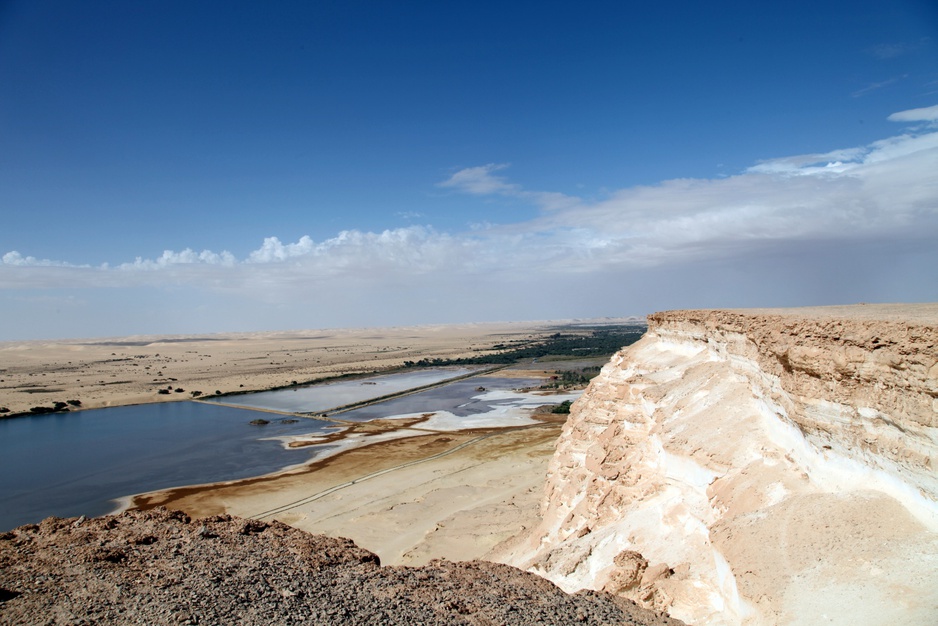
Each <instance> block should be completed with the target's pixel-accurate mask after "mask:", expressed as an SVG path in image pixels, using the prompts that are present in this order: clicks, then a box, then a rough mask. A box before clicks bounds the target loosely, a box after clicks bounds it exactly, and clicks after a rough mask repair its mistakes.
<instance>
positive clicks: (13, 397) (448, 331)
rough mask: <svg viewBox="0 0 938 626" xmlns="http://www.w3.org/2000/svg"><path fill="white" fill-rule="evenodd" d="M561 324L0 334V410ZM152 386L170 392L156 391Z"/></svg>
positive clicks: (502, 337)
mask: <svg viewBox="0 0 938 626" xmlns="http://www.w3.org/2000/svg"><path fill="white" fill-rule="evenodd" d="M604 322H606V323H610V320H604ZM621 322H622V323H623V324H632V325H634V324H635V321H634V320H622V321H621ZM563 325H568V326H571V327H573V328H574V329H575V326H573V324H572V323H571V322H569V321H567V322H549V321H542V322H511V323H488V324H462V325H450V326H433V327H425V326H424V327H399V328H384V329H382V328H368V329H344V330H319V331H316V330H311V331H291V332H281V333H270V332H265V333H227V334H218V335H212V336H210V337H208V336H202V335H199V336H191V337H183V338H179V337H178V336H170V337H142V338H141V337H128V338H123V341H121V340H59V341H5V342H0V409H3V408H5V409H8V410H7V411H6V412H3V411H0V418H3V417H4V416H11V415H13V414H18V413H22V414H24V415H25V416H27V417H28V416H31V415H32V413H31V412H30V409H31V408H33V407H40V406H45V407H47V408H48V407H50V406H51V405H52V404H53V403H54V402H63V403H67V402H68V401H69V400H75V401H79V402H80V403H81V407H80V408H78V409H77V410H87V409H96V408H106V407H112V406H130V405H136V404H151V403H157V402H178V401H181V400H183V399H186V400H191V399H198V398H203V399H207V398H211V397H216V396H223V395H227V394H238V393H253V392H259V391H268V390H271V389H277V388H288V387H292V386H297V385H299V384H310V383H316V382H321V381H324V380H328V379H331V378H335V377H338V376H345V375H350V374H351V375H374V374H375V373H389V372H392V371H394V370H397V369H399V368H402V367H403V366H404V364H405V362H406V361H419V360H421V359H430V360H432V359H437V358H439V359H455V358H464V357H471V356H479V355H482V354H487V353H491V352H496V351H498V350H499V349H501V348H499V347H497V346H503V345H507V344H509V343H510V342H511V341H518V340H530V339H543V338H547V337H548V336H549V335H550V334H552V333H554V332H557V330H558V328H560V327H561V326H563ZM294 381H295V383H294ZM160 389H162V390H164V391H169V393H163V394H160V393H158V391H159V390H160ZM177 390H178V391H177ZM69 408H71V409H73V410H74V408H73V407H69ZM62 413H64V411H63V412H62Z"/></svg>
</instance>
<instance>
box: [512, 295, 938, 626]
mask: <svg viewBox="0 0 938 626" xmlns="http://www.w3.org/2000/svg"><path fill="white" fill-rule="evenodd" d="M936 320H938V305H876V306H874V305H866V306H863V305H858V306H856V307H837V308H818V309H805V310H777V311H718V310H713V311H672V312H666V313H658V314H655V315H652V316H650V318H649V330H648V333H647V334H646V336H645V337H644V338H643V339H642V340H641V341H639V342H638V343H636V344H634V345H633V346H630V347H629V348H627V349H625V350H623V351H621V352H619V353H618V354H617V355H615V356H614V357H613V359H612V360H611V362H610V363H609V364H608V365H606V366H605V367H604V368H603V370H602V372H601V374H600V375H599V376H598V377H597V378H596V379H594V380H593V381H592V383H591V384H590V386H589V388H588V389H587V391H586V392H585V393H584V395H583V397H582V398H581V399H580V400H578V401H577V402H576V403H575V404H574V406H573V410H572V412H571V415H570V419H569V420H568V422H567V424H566V426H565V428H564V431H563V434H562V435H561V437H560V439H559V440H558V444H557V450H556V454H555V456H554V458H553V460H552V462H551V465H550V470H549V473H548V479H547V485H546V488H545V496H544V501H543V505H542V518H543V521H542V523H541V524H540V526H538V527H537V528H536V529H534V531H533V532H531V533H530V534H529V535H528V536H526V537H523V538H522V539H521V540H520V541H519V542H517V543H516V544H514V545H513V546H512V547H511V548H510V551H506V552H505V553H503V554H502V555H501V557H500V559H501V560H503V561H504V562H508V563H512V564H515V565H518V566H520V567H525V568H528V569H530V570H531V571H534V572H537V573H539V574H541V575H543V576H545V577H547V578H549V579H550V580H553V581H554V582H556V583H557V584H558V585H560V586H561V587H562V588H564V589H566V590H568V591H575V590H578V589H601V590H605V591H611V592H613V593H617V594H619V595H621V596H624V597H628V598H632V599H634V600H636V601H637V602H639V603H641V604H643V605H645V606H647V607H653V608H656V609H662V610H666V611H668V612H669V613H670V615H672V616H673V617H677V618H680V619H682V620H685V621H687V622H688V623H694V624H795V623H803V624H816V623H843V624H851V626H856V625H858V624H899V623H903V624H905V623H908V624H912V623H916V624H924V623H929V624H933V623H938V504H936V502H938V472H936V463H938V324H936Z"/></svg>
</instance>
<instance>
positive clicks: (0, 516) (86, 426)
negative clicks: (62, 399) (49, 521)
mask: <svg viewBox="0 0 938 626" xmlns="http://www.w3.org/2000/svg"><path fill="white" fill-rule="evenodd" d="M257 418H264V419H267V420H269V421H270V424H267V425H266V426H254V425H252V424H250V423H249V422H250V421H251V420H253V419H257ZM281 419H282V418H281V417H279V416H275V415H271V414H270V413H259V412H257V411H247V410H244V409H237V408H231V407H222V406H214V405H209V404H202V403H197V402H170V403H160V404H145V405H138V406H127V407H116V408H110V409H97V410H90V411H76V412H72V413H59V414H51V415H40V416H36V417H22V418H14V419H6V420H0V531H3V530H9V529H10V528H13V527H16V526H19V525H21V524H27V523H34V522H38V521H39V520H41V519H42V518H44V517H47V516H49V515H57V516H59V517H70V516H76V515H89V516H90V515H103V514H105V513H108V512H109V511H111V510H113V509H114V507H115V503H114V501H113V499H115V498H119V497H121V496H125V495H131V494H135V493H140V492H143V491H152V490H155V489H164V488H167V487H175V486H182V485H191V484H198V483H206V482H215V481H221V480H235V479H238V478H247V477H250V476H259V475H261V474H267V473H269V472H274V471H277V470H279V469H282V468H284V467H287V466H289V465H293V464H296V463H302V462H304V461H306V460H308V459H309V458H311V456H312V455H313V454H315V450H314V449H305V450H303V449H300V450H286V449H284V448H283V447H282V445H281V443H280V442H279V441H265V440H263V439H262V438H267V437H276V436H289V435H300V434H304V433H317V432H327V431H328V430H329V429H330V428H334V427H335V425H334V424H329V423H327V422H323V421H320V420H314V419H307V418H300V419H299V421H298V422H297V423H295V424H284V423H282V422H281ZM330 432H331V431H330ZM320 451H321V448H320Z"/></svg>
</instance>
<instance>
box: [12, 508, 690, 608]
mask: <svg viewBox="0 0 938 626" xmlns="http://www.w3.org/2000/svg"><path fill="white" fill-rule="evenodd" d="M0 623H2V624H258V625H260V624H263V625H265V626H266V625H268V624H343V625H345V624H405V625H407V626H412V625H413V624H574V623H584V624H637V625H639V624H640V625H649V626H651V625H657V626H666V625H668V624H675V625H676V624H678V623H679V622H677V621H674V620H671V619H669V618H667V617H665V616H661V615H656V614H653V613H652V612H650V611H646V610H644V609H641V608H639V607H637V606H635V605H634V604H632V603H630V602H624V601H622V600H621V599H619V598H616V597H614V596H611V595H609V594H603V593H595V592H588V593H582V594H577V595H573V596H571V595H567V594H565V593H563V592H562V591H561V590H560V589H558V588H557V587H555V586H554V585H553V584H551V583H550V582H548V581H546V580H544V579H542V578H539V577H537V576H535V575H533V574H528V573H526V572H523V571H520V570H517V569H515V568H512V567H507V566H505V565H498V564H494V563H484V562H480V561H471V562H465V563H450V562H445V561H433V562H431V563H430V564H429V565H427V566H425V567H420V568H408V567H382V566H381V565H380V564H379V563H378V557H377V556H375V555H374V554H373V553H371V552H368V551H366V550H362V549H361V548H358V547H357V546H356V545H355V544H354V543H352V542H351V541H349V540H347V539H332V538H328V537H324V536H314V535H309V534H307V533H305V532H303V531H300V530H297V529H295V528H290V527H289V526H285V525H283V524H280V523H278V522H272V523H269V524H268V523H264V522H258V521H254V520H245V519H239V518H234V517H229V516H219V517H213V518H207V519H202V520H190V519H189V518H188V517H187V516H186V515H184V514H182V513H179V512H170V511H166V510H165V509H156V510H153V511H148V512H128V513H122V514H121V515H118V516H114V517H104V518H96V519H90V520H86V519H84V518H78V519H74V518H73V519H66V520H63V519H57V518H48V519H46V520H44V521H43V522H42V523H41V524H38V525H31V526H21V527H20V528H17V529H15V530H13V531H10V532H6V533H2V534H0Z"/></svg>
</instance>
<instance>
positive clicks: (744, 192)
mask: <svg viewBox="0 0 938 626" xmlns="http://www.w3.org/2000/svg"><path fill="white" fill-rule="evenodd" d="M889 119H891V120H893V121H896V122H901V123H906V124H917V123H918V124H920V123H922V122H934V121H936V120H938V106H935V107H926V108H921V109H912V110H908V111H902V112H899V113H896V114H894V115H892V116H890V118H889ZM507 169H508V166H507V165H506V164H487V165H482V166H478V167H470V168H465V169H462V170H459V171H458V172H455V173H454V174H452V175H451V176H449V177H448V178H447V179H446V180H444V181H442V182H441V183H439V185H440V186H441V187H444V188H448V189H452V190H454V191H455V192H459V193H466V194H470V195H472V196H480V197H484V196H501V197H509V198H512V199H513V200H515V201H520V202H525V203H529V204H530V205H532V206H534V207H536V208H538V209H540V212H539V214H538V216H537V217H535V218H534V219H529V220H525V221H516V222H511V221H506V222H504V223H496V224H493V223H486V224H484V225H480V226H477V227H474V228H470V229H469V230H467V231H464V232H454V233H450V232H441V231H438V230H436V229H433V228H431V227H428V226H409V227H406V228H397V229H390V230H385V231H381V232H366V231H359V230H345V231H341V232H339V233H338V234H337V235H335V236H334V237H331V238H327V239H324V240H322V241H315V240H313V239H312V238H311V237H309V236H301V237H299V238H298V239H296V241H295V242H293V243H289V242H288V243H284V242H283V241H281V239H280V238H278V237H276V236H270V237H266V238H264V239H263V240H262V241H261V242H260V245H259V247H258V248H257V249H256V250H254V251H252V252H250V253H249V254H247V255H246V256H245V257H244V258H242V259H238V258H235V256H234V255H232V254H231V253H229V252H226V251H223V252H219V253H216V252H213V251H210V250H203V251H202V252H196V251H194V250H191V249H186V250H182V251H180V252H176V251H172V250H166V251H164V252H163V253H162V255H160V256H159V257H156V258H152V259H150V258H143V257H141V258H137V259H135V260H134V261H133V262H129V263H123V264H120V265H118V266H116V267H108V266H106V265H104V266H99V267H77V266H72V265H69V264H68V263H67V262H63V261H53V260H48V259H36V258H34V257H30V256H24V255H22V254H20V253H19V252H15V251H13V252H8V253H6V254H4V255H3V256H2V263H0V287H2V288H8V289H10V288H13V289H35V288H42V287H50V288H51V287H70V288H76V287H136V286H158V285H163V284H168V283H172V284H174V285H175V284H182V285H190V286H192V287H193V288H197V289H199V290H203V291H204V290H206V289H207V290H211V291H214V292H216V293H227V294H233V295H235V296H237V297H238V298H246V299H251V298H253V299H255V300H258V301H260V300H265V301H276V302H280V303H286V302H292V301H296V300H303V299H304V298H306V299H307V300H304V301H306V302H307V304H306V305H305V306H306V307H307V310H310V309H309V307H311V306H312V307H315V306H317V305H318V306H319V307H320V309H316V310H325V309H323V308H322V304H321V303H323V302H327V301H328V302H329V303H330V305H332V303H335V302H339V301H345V300H348V299H349V298H351V297H352V296H350V295H349V294H350V293H352V292H353V291H354V292H356V293H362V294H365V293H369V294H373V293H382V294H383V296H381V297H382V298H383V299H382V300H381V302H378V303H376V306H374V312H375V313H374V314H375V315H376V316H379V315H381V314H385V313H387V314H390V313H389V311H390V310H391V309H392V308H393V307H395V306H396V307H398V308H399V309H401V310H407V311H413V310H415V309H414V308H413V307H414V306H416V304H415V302H416V301H415V298H416V297H417V296H416V295H415V294H420V296H419V298H420V299H419V302H420V307H421V308H422V307H431V304H432V303H436V304H432V306H435V307H438V308H439V310H440V311H443V310H444V309H445V310H447V311H449V314H448V315H449V316H452V315H457V313H460V311H459V310H458V307H459V306H460V305H459V304H454V303H458V302H463V303H464V304H463V305H462V306H465V299H466V298H468V297H469V296H468V295H467V294H471V295H472V297H473V298H474V300H473V302H475V301H476V300H478V299H479V298H481V299H482V300H484V301H485V302H487V303H490V304H491V307H492V309H491V310H493V311H495V310H505V311H508V310H511V307H513V306H515V307H518V306H521V305H520V304H519V299H520V298H521V297H522V296H521V295H520V294H522V293H528V294H529V297H532V298H534V299H535V300H536V299H537V296H536V295H533V294H534V292H539V293H546V292H548V291H549V290H552V289H555V288H556V287H557V285H560V284H563V285H566V288H567V289H576V287H575V285H577V284H583V285H587V284H593V283H595V281H597V280H599V277H602V280H603V281H606V282H605V283H603V284H608V281H609V280H611V278H610V277H617V278H614V279H612V280H625V279H626V278H628V279H629V280H631V281H633V282H634V281H642V280H645V279H643V278H642V276H648V275H650V274H648V272H649V271H650V270H653V271H654V272H656V273H658V275H664V274H662V273H661V272H665V274H667V275H668V276H670V277H672V280H673V282H674V284H683V285H687V284H691V285H693V284H695V283H694V281H693V280H690V279H687V278H686V276H699V280H698V281H697V282H699V283H701V284H705V283H707V282H708V281H712V280H713V276H712V274H706V273H705V272H706V271H707V270H704V269H701V268H704V267H713V266H714V263H716V264H719V263H724V262H730V261H731V262H732V264H733V267H734V268H737V269H733V270H732V271H733V272H734V276H737V275H738V276H741V277H743V278H745V277H746V276H748V274H747V272H749V270H748V269H747V268H749V267H756V266H760V267H764V265H765V264H764V262H763V259H764V257H765V255H766V254H768V251H771V254H772V255H775V256H776V257H785V255H786V254H787V255H788V258H789V259H793V260H790V261H788V263H789V265H790V266H791V267H792V268H796V267H797V268H799V270H798V271H799V272H800V273H799V274H798V275H797V276H794V275H793V276H792V277H790V280H791V282H792V283H793V284H794V283H797V282H799V281H802V282H803V281H809V282H811V283H812V284H813V283H814V282H817V281H822V282H823V281H824V280H827V279H826V278H824V276H823V273H822V271H821V270H817V272H818V275H817V276H813V275H811V274H810V272H809V273H807V274H806V273H805V272H804V268H805V267H806V266H810V265H811V263H810V262H809V261H808V257H809V256H810V255H812V254H813V255H817V258H818V259H822V260H823V259H828V260H827V261H823V262H824V263H827V262H829V259H830V254H831V253H830V252H829V251H831V250H841V251H843V250H854V249H856V250H876V253H875V256H874V255H873V253H872V252H869V253H866V254H865V255H860V256H861V257H862V258H863V261H864V263H867V264H872V266H877V263H878V266H884V267H885V266H889V264H890V263H892V262H893V261H894V260H895V259H897V258H900V257H902V258H904V259H905V260H904V261H903V264H904V265H903V267H907V268H912V269H911V270H909V271H908V272H907V273H908V276H906V277H904V278H903V281H905V282H902V284H909V285H915V284H916V283H917V284H919V285H921V286H920V287H918V288H919V289H920V290H921V289H924V290H925V291H927V290H928V289H929V284H931V283H934V279H933V278H932V279H929V278H928V275H926V274H923V273H922V271H924V270H915V269H914V268H916V267H918V266H917V265H916V264H915V263H913V262H912V261H910V260H909V259H907V258H906V257H907V256H908V254H909V251H910V250H925V251H926V252H927V250H929V249H931V250H933V251H934V242H935V241H938V185H935V184H934V182H933V181H934V179H935V174H934V173H935V172H936V171H938V130H935V129H934V127H933V126H930V125H924V126H923V125H919V126H918V127H914V128H907V129H906V130H905V132H902V133H901V134H898V135H896V136H893V137H889V138H886V139H883V140H880V141H877V142H873V143H871V144H869V145H865V146H854V147H846V148H840V149H834V150H830V151H828V152H824V153H817V154H805V155H794V156H787V157H780V158H775V159H767V160H764V161H762V162H760V163H757V164H755V165H753V166H752V167H750V168H749V169H747V170H745V171H743V172H740V173H738V174H736V175H734V176H728V177H725V178H712V179H676V180H667V181H663V182H661V183H659V184H656V185H648V186H636V187H629V188H624V189H620V190H618V191H614V192H612V193H609V194H608V195H606V196H605V197H603V198H600V199H598V200H585V199H582V198H576V197H573V196H568V195H565V194H560V193H555V192H551V191H542V190H529V189H525V188H524V186H522V185H521V184H518V183H515V182H512V181H510V180H509V179H508V177H507V172H506V170H507ZM922 242H925V243H924V244H923V243H922ZM923 245H924V247H923ZM845 254H846V253H845ZM849 254H851V255H852V254H854V253H853V252H850V253H849ZM903 255H905V256H903ZM926 256H927V254H926ZM843 258H846V257H843ZM821 264H822V261H818V262H817V265H818V267H820V266H821ZM668 268H670V269H668ZM753 271H754V270H753ZM772 271H776V269H774V268H773V269H772ZM791 271H792V272H794V271H795V270H794V269H792V270H791ZM838 271H844V270H838ZM868 271H871V270H868ZM916 271H918V273H917V274H916V273H915V272H916ZM928 272H933V270H928ZM749 273H752V272H749ZM929 275H930V274H929ZM674 276H681V277H682V278H681V279H680V280H676V279H673V277H674ZM743 278H740V279H739V280H742V279H743ZM828 278H829V277H828ZM748 280H751V281H756V283H757V282H758V281H759V280H761V279H760V278H759V277H757V276H755V275H754V274H753V275H752V276H749V277H748ZM830 280H833V279H830ZM830 280H828V282H830ZM857 280H858V281H860V280H862V277H859V278H857ZM570 281H574V282H570ZM929 281H930V282H929ZM841 282H842V281H840V280H839V279H838V280H836V281H834V284H840V283H841ZM756 283H753V284H756ZM818 284H820V283H818ZM824 284H825V285H826V284H828V283H824ZM857 284H858V289H860V288H861V287H862V289H861V291H860V292H862V293H864V294H868V295H865V298H864V299H868V300H875V299H876V298H877V295H876V294H877V293H880V292H882V290H883V288H884V287H885V285H884V284H882V281H880V283H862V284H861V283H859V282H858V283H857ZM656 288H658V289H662V290H665V291H666V290H668V289H671V287H669V286H668V285H667V284H660V283H659V284H658V285H657V287H656ZM779 288H780V289H787V288H788V287H784V286H780V287H779ZM910 289H913V291H914V288H910ZM356 290H357V291H356ZM863 290H866V291H863ZM763 291H764V290H761V291H759V293H762V292H763ZM817 292H818V293H822V294H823V293H826V292H825V291H824V290H823V289H818V290H817ZM868 292H869V293H868ZM883 293H885V292H883ZM890 293H901V292H890ZM361 297H362V298H364V297H365V296H364V295H363V296H361ZM369 297H377V296H369ZM890 297H895V296H890ZM931 297H933V295H932V296H931ZM310 299H311V300H310ZM582 300H583V302H588V300H589V298H585V297H584V298H583V299H582ZM309 302H313V303H314V304H313V305H310V304H309ZM762 303H763V301H760V302H752V303H750V304H752V305H756V304H762ZM283 306H287V305H286V304H284V305H283ZM336 306H337V305H336ZM355 306H356V307H359V309H360V308H361V307H362V306H364V307H366V309H368V310H372V308H373V303H372V302H368V303H367V304H363V303H356V305H355ZM499 306H501V307H502V308H501V309H499V308H498V307H499ZM447 307H448V308H447ZM630 312H634V311H630ZM608 313H609V311H606V312H604V313H603V314H608ZM619 313H624V311H619ZM548 315H549V313H548ZM440 316H441V317H446V316H447V314H443V313H441V314H440ZM503 317H511V315H509V314H506V315H504V316H503ZM373 323H374V322H373ZM379 323H380V322H379Z"/></svg>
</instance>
